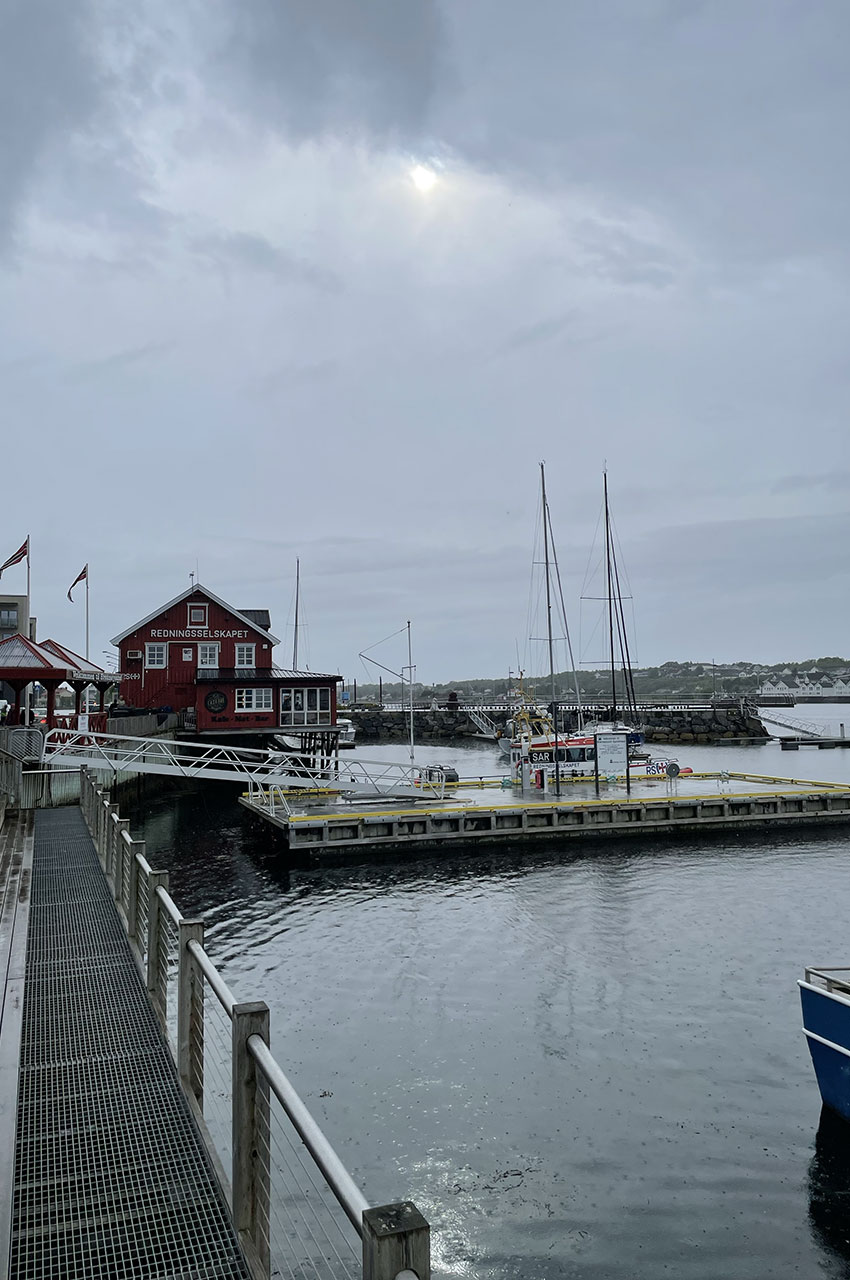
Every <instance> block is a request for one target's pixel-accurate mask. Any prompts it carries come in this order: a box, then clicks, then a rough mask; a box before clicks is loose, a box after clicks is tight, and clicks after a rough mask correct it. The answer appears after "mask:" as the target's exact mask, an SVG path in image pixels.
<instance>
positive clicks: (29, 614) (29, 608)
mask: <svg viewBox="0 0 850 1280" xmlns="http://www.w3.org/2000/svg"><path fill="white" fill-rule="evenodd" d="M31 611H32V605H31V604H30V536H29V534H27V631H28V632H29V635H28V636H27V639H28V640H29V638H30V636H31V635H32V612H31ZM24 706H25V708H26V718H27V726H30V725H31V724H32V685H31V684H28V685H27V691H26V696H25V697H24Z"/></svg>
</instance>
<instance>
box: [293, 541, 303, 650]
mask: <svg viewBox="0 0 850 1280" xmlns="http://www.w3.org/2000/svg"><path fill="white" fill-rule="evenodd" d="M300 596H301V561H300V559H298V558H297V557H296V560H295V627H294V629H293V636H292V670H293V671H297V670H298V605H299V601H300Z"/></svg>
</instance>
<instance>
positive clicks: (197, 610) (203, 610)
mask: <svg viewBox="0 0 850 1280" xmlns="http://www.w3.org/2000/svg"><path fill="white" fill-rule="evenodd" d="M208 608H209V606H208V605H205V604H190V605H189V620H188V626H190V627H205V626H206V625H207V609H208Z"/></svg>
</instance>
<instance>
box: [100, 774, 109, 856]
mask: <svg viewBox="0 0 850 1280" xmlns="http://www.w3.org/2000/svg"><path fill="white" fill-rule="evenodd" d="M98 805H99V808H100V817H99V822H98V828H97V853H98V857H99V858H100V862H101V866H102V867H104V869H105V868H106V864H107V858H106V849H107V837H108V835H109V810H110V804H109V801H108V800H107V799H106V798H105V796H104V793H103V792H102V791H101V792H100V793H99V795H98Z"/></svg>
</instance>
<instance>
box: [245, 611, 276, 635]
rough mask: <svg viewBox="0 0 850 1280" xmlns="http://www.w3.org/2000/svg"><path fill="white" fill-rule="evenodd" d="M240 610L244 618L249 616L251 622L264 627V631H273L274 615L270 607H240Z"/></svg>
mask: <svg viewBox="0 0 850 1280" xmlns="http://www.w3.org/2000/svg"><path fill="white" fill-rule="evenodd" d="M238 612H239V613H241V614H242V617H243V618H247V619H248V621H249V622H253V623H254V624H255V625H256V626H258V627H262V628H263V630H264V631H271V626H272V615H271V614H270V613H269V611H268V609H240V610H239V611H238Z"/></svg>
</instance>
